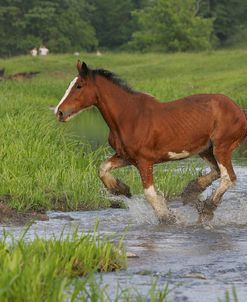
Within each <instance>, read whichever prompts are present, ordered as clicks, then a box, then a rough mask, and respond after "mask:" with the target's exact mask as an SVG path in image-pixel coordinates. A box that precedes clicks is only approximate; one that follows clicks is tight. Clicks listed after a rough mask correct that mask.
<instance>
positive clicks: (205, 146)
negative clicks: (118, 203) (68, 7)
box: [55, 61, 247, 221]
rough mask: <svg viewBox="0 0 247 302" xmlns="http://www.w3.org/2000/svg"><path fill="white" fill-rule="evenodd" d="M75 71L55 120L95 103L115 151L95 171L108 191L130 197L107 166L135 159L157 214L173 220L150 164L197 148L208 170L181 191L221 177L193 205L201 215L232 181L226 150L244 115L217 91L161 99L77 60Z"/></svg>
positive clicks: (207, 214)
mask: <svg viewBox="0 0 247 302" xmlns="http://www.w3.org/2000/svg"><path fill="white" fill-rule="evenodd" d="M77 69H78V75H77V76H76V77H75V79H74V80H73V81H72V82H71V83H70V85H69V87H68V89H67V90H66V92H65V95H64V96H63V98H62V99H61V101H60V102H59V104H58V105H57V107H56V109H55V114H56V115H57V117H58V120H59V121H61V122H66V121H68V120H70V119H71V118H72V117H74V116H75V115H76V114H78V113H79V112H81V111H82V110H83V109H85V108H88V107H90V106H96V107H97V108H98V110H99V111H100V112H101V114H102V116H103V118H104V120H105V121H106V123H107V125H108V126H109V129H110V134H109V144H110V145H111V146H112V148H113V149H114V150H115V152H116V153H115V154H114V155H113V156H112V157H111V158H109V159H107V160H106V161H104V162H103V163H102V164H101V166H100V168H99V177H100V179H101V180H102V182H103V183H104V185H105V187H106V188H107V189H108V190H109V191H110V192H111V193H113V194H123V195H126V196H128V197H130V190H129V187H128V186H127V185H126V184H124V183H123V182H121V181H120V180H119V179H117V178H115V177H114V176H113V175H111V174H110V171H111V170H112V169H116V168H120V167H124V166H127V165H134V166H135V167H136V168H137V169H138V170H139V172H140V176H141V179H142V183H143V187H144V194H145V197H146V199H147V200H148V201H149V202H150V204H151V205H152V207H153V208H154V210H155V211H156V214H157V216H158V217H159V219H160V220H165V221H167V220H168V221H169V220H172V221H173V220H174V219H175V216H174V214H172V212H171V211H170V210H169V209H168V207H167V204H166V201H165V199H164V198H163V197H162V196H161V195H159V194H157V192H156V190H155V188H154V181H153V166H154V164H158V163H161V162H166V161H170V160H179V159H183V158H187V157H190V156H192V155H195V154H198V155H199V156H200V157H201V158H203V159H204V160H206V161H207V162H208V163H209V165H210V168H211V171H210V172H209V173H208V174H206V175H203V176H200V177H199V178H198V179H196V180H195V181H193V182H191V183H190V184H189V185H188V186H187V188H186V189H185V193H186V194H185V195H188V194H189V193H191V192H193V191H196V192H197V193H198V194H199V193H200V192H202V191H204V190H205V189H206V188H207V187H208V186H209V185H211V184H212V182H213V181H214V180H216V179H218V178H220V179H221V181H220V184H219V186H218V187H217V189H216V190H215V191H214V192H213V193H212V195H211V196H210V197H209V198H208V199H207V200H206V201H205V202H204V203H203V207H201V208H200V209H199V208H198V211H199V214H200V218H201V220H202V221H204V220H206V221H207V220H209V219H211V218H212V217H213V212H214V210H215V209H216V208H217V206H218V205H219V202H220V200H221V198H222V196H223V194H224V193H225V192H226V190H227V189H228V188H229V187H230V186H231V185H232V184H233V183H234V182H235V180H236V175H235V173H234V170H233V167H232V162H231V156H232V152H233V150H234V149H235V148H236V147H237V146H238V145H239V144H240V143H241V142H242V141H243V140H244V138H245V137H246V136H247V119H246V116H245V114H244V112H243V110H241V109H240V108H239V107H238V106H237V105H236V104H235V103H234V102H233V101H232V100H231V99H230V98H228V97H227V96H225V95H222V94H197V95H192V96H187V97H184V98H182V99H179V100H176V101H172V102H167V103H160V102H158V101H157V100H156V99H155V98H154V97H153V96H151V95H149V94H146V93H142V92H136V91H134V90H132V89H131V88H130V87H129V86H128V85H127V84H126V83H125V82H123V81H122V80H121V79H119V78H118V77H117V76H116V75H114V74H113V73H112V72H110V71H107V70H104V69H90V68H88V66H87V65H86V63H84V62H83V64H81V63H80V62H79V61H78V63H77Z"/></svg>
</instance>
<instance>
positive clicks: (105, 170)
mask: <svg viewBox="0 0 247 302" xmlns="http://www.w3.org/2000/svg"><path fill="white" fill-rule="evenodd" d="M128 165H129V163H128V162H126V161H125V160H124V159H122V158H121V157H119V156H118V155H117V154H114V155H113V156H112V157H111V158H109V159H107V160H106V161H104V162H103V163H102V164H101V165H100V167H99V177H100V179H101V180H102V182H103V184H104V185H105V187H106V188H107V189H108V190H109V191H110V192H111V193H112V194H114V195H125V196H127V197H131V193H130V189H129V187H128V186H127V185H126V184H124V183H123V182H121V181H120V180H119V179H118V178H115V177H114V176H113V175H112V174H111V173H110V171H111V170H113V169H116V168H120V167H125V166H128Z"/></svg>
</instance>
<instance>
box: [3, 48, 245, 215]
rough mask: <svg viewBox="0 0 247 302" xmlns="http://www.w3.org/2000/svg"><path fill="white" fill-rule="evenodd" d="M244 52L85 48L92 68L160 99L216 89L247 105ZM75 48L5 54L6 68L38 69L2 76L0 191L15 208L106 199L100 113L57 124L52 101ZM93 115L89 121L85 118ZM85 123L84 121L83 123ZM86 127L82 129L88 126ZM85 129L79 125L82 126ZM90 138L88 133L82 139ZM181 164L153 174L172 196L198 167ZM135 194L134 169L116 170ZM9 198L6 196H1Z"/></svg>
mask: <svg viewBox="0 0 247 302" xmlns="http://www.w3.org/2000/svg"><path fill="white" fill-rule="evenodd" d="M246 54H247V52H246V51H244V50H241V51H240V50H239V51H219V52H212V53H201V54H112V53H111V54H110V53H106V54H103V56H102V57H97V56H95V55H93V54H81V56H80V58H81V59H83V60H85V61H86V62H88V64H89V65H92V66H93V67H104V68H107V69H110V70H112V71H114V72H116V73H118V74H119V75H121V76H122V77H123V78H124V79H126V80H127V81H128V82H129V83H130V84H131V85H132V86H133V87H134V88H135V89H137V90H140V91H147V92H149V93H151V94H153V95H155V96H157V98H158V99H160V100H162V101H166V100H171V99H176V98H179V97H182V96H184V95H189V94H194V93H199V92H200V93H201V92H219V93H224V94H227V95H229V96H230V97H232V98H233V99H234V100H235V101H236V102H237V103H238V104H239V105H240V106H242V107H243V108H244V107H245V108H247V98H246V96H247V85H246V83H247V74H246V65H247V56H246ZM76 60H77V58H76V57H75V56H73V55H50V56H47V57H38V58H31V57H27V56H22V57H16V58H12V59H8V60H0V67H1V68H3V67H5V68H6V73H7V75H10V74H14V73H17V72H23V71H40V75H38V76H37V77H36V78H33V79H32V80H26V81H1V82H0V119H1V123H0V138H1V145H0V159H1V164H0V196H9V198H8V203H9V204H10V205H11V206H12V207H14V208H16V209H18V210H46V209H63V210H67V209H96V208H99V207H105V206H109V205H110V202H109V198H108V196H107V194H106V193H105V191H104V190H103V189H102V185H101V183H100V181H99V179H98V176H97V167H98V166H99V164H100V162H101V161H103V160H104V159H105V158H106V157H107V156H109V154H110V153H111V151H110V149H109V148H108V147H105V145H106V135H107V134H106V133H107V128H106V127H105V126H102V123H101V121H100V122H99V125H98V126H94V130H93V129H92V128H93V125H94V124H95V120H94V117H95V116H96V114H95V113H92V112H91V113H83V114H81V115H80V116H78V117H77V118H75V119H74V120H72V121H71V122H70V123H69V124H65V125H63V124H59V123H58V122H57V121H56V119H55V117H54V115H53V113H52V112H51V111H50V110H49V107H50V106H55V105H56V104H57V103H58V101H59V100H60V98H61V97H62V95H63V94H64V92H65V90H66V88H67V85H68V83H69V82H70V81H71V79H72V78H73V77H74V76H75V74H76V69H75V63H76ZM85 120H88V124H87V125H86V124H85ZM86 126H87V127H86ZM86 128H87V131H86V132H85V129H86ZM78 129H80V130H78ZM91 130H92V132H93V131H94V134H95V136H98V142H99V144H100V145H103V146H101V147H100V148H97V149H91V147H90V146H89V145H88V144H87V143H86V140H87V136H88V135H89V136H90V134H88V133H90V132H91ZM85 137H86V138H85ZM176 165H177V164H176V163H174V164H171V165H170V164H169V165H165V171H164V166H163V167H161V168H157V173H156V181H157V185H158V187H159V189H160V190H161V191H162V192H164V193H165V195H167V196H171V195H174V194H179V193H180V192H181V190H182V188H183V187H184V186H185V185H186V183H187V182H188V181H189V180H191V179H192V178H193V177H195V175H196V174H197V172H196V170H195V169H194V168H193V167H191V164H190V162H189V163H187V164H185V167H184V169H183V171H182V172H181V171H178V170H177V169H176ZM116 174H117V175H118V176H120V177H121V178H123V179H124V181H125V182H126V183H128V184H129V185H130V187H131V188H132V192H133V193H140V192H142V187H141V184H140V179H139V176H138V174H137V172H136V171H135V169H134V168H125V169H122V171H119V172H116ZM1 200H5V201H6V198H1V197H0V201H1Z"/></svg>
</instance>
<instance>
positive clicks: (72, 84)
mask: <svg viewBox="0 0 247 302" xmlns="http://www.w3.org/2000/svg"><path fill="white" fill-rule="evenodd" d="M77 78H78V77H75V78H74V80H73V81H71V83H70V84H69V87H68V89H67V90H66V91H65V94H64V96H63V97H62V98H61V101H60V102H59V103H58V105H57V107H56V108H55V110H54V113H55V114H56V113H57V111H58V107H59V106H60V105H61V104H62V103H63V101H64V100H65V99H66V97H67V96H68V95H69V93H70V91H71V89H72V87H73V86H74V85H75V82H76V81H77Z"/></svg>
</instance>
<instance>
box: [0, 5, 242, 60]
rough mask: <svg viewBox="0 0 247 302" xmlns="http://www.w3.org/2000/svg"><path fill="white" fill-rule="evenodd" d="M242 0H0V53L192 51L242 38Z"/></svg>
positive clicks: (2, 54) (8, 54)
mask: <svg viewBox="0 0 247 302" xmlns="http://www.w3.org/2000/svg"><path fill="white" fill-rule="evenodd" d="M246 13H247V1H246V0H124V1H119V0H104V1H102V0H44V1H40V0H0V28H1V30H0V55H1V56H11V55H16V54H21V53H26V52H27V51H28V50H30V49H31V48H33V47H39V46H40V45H45V46H47V47H48V48H49V49H50V51H51V52H57V53H63V52H71V51H80V50H86V51H95V50H96V49H110V50H115V49H118V50H137V51H150V50H158V51H197V50H205V49H210V48H213V47H218V46H224V45H229V44H233V43H236V41H239V40H240V41H241V40H243V41H244V40H246V38H247V18H246V17H245V16H246Z"/></svg>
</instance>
